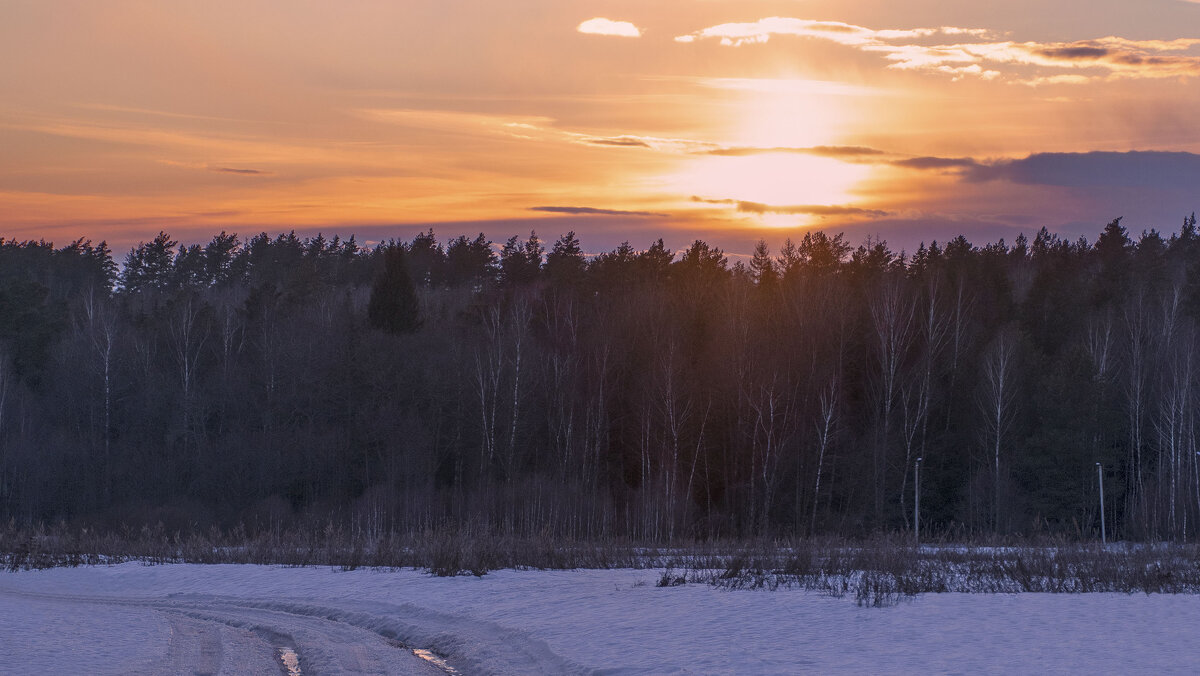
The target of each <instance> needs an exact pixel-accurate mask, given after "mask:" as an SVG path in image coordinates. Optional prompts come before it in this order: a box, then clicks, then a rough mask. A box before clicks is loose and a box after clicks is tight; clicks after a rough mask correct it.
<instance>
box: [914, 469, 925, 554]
mask: <svg viewBox="0 0 1200 676" xmlns="http://www.w3.org/2000/svg"><path fill="white" fill-rule="evenodd" d="M923 459H924V458H917V461H916V462H915V463H914V466H915V468H916V476H915V477H914V479H913V491H914V492H916V499H914V500H913V534H914V536H915V539H916V542H917V544H918V545H919V544H921V460H923Z"/></svg>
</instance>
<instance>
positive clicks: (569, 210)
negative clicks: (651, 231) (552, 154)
mask: <svg viewBox="0 0 1200 676" xmlns="http://www.w3.org/2000/svg"><path fill="white" fill-rule="evenodd" d="M529 210H530V211H544V212H546V213H551V214H579V215H591V216H654V217H657V218H662V217H665V216H667V214H662V213H658V212H654V211H621V210H619V209H597V208H595V207H529Z"/></svg>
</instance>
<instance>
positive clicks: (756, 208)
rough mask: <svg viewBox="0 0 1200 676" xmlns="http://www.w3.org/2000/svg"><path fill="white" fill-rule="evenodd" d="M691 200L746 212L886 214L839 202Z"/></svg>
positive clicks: (695, 198)
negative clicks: (726, 206) (793, 202)
mask: <svg viewBox="0 0 1200 676" xmlns="http://www.w3.org/2000/svg"><path fill="white" fill-rule="evenodd" d="M692 201H693V202H699V203H701V204H722V205H725V204H727V205H730V206H733V207H734V208H735V209H736V210H737V211H739V212H742V213H747V214H786V215H804V216H870V217H882V216H887V215H888V212H886V211H881V210H879V209H864V208H862V207H852V206H846V205H839V204H791V205H775V204H763V203H762V202H748V201H746V200H734V199H705V198H703V197H699V196H695V195H693V196H692Z"/></svg>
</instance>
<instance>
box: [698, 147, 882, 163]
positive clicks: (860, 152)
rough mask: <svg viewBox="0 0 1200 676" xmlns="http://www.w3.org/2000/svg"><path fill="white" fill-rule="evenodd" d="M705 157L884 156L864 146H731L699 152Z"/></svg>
mask: <svg viewBox="0 0 1200 676" xmlns="http://www.w3.org/2000/svg"><path fill="white" fill-rule="evenodd" d="M701 152H702V153H703V154H705V155H719V156H722V157H746V156H748V155H765V154H768V153H793V154H798V155H815V156H817V157H830V158H833V159H840V160H854V159H860V158H864V157H874V156H879V155H886V154H887V153H885V152H884V151H882V150H879V149H876V148H867V147H865V146H808V147H789V146H776V147H758V146H732V147H728V148H714V149H712V150H704V151H701Z"/></svg>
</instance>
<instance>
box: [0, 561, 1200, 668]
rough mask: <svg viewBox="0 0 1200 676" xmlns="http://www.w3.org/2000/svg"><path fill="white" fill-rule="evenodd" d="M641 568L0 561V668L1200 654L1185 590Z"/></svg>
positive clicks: (1000, 662) (1194, 613)
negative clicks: (740, 578)
mask: <svg viewBox="0 0 1200 676" xmlns="http://www.w3.org/2000/svg"><path fill="white" fill-rule="evenodd" d="M659 574H660V571H654V570H601V571H511V570H510V571H497V572H493V573H490V574H488V575H486V576H484V577H482V578H475V577H456V578H436V577H432V576H429V575H428V574H425V573H421V572H417V571H373V570H357V571H349V572H347V571H339V570H332V569H329V568H285V567H277V566H249V565H222V566H200V565H162V566H144V565H141V564H136V563H127V564H122V565H118V566H110V567H92V568H58V569H51V570H44V571H26V572H18V573H3V574H0V637H3V640H2V641H0V673H29V674H39V673H46V674H54V673H94V674H105V673H108V674H118V673H121V674H124V673H147V674H148V673H178V672H179V671H181V670H186V671H188V673H191V672H192V671H197V672H200V671H208V672H210V673H230V674H242V673H275V674H278V673H281V669H282V667H281V666H280V665H281V663H280V662H279V661H278V653H277V651H278V650H279V649H280V648H283V647H288V648H292V649H294V650H295V651H296V652H297V653H298V655H299V658H300V666H301V669H302V670H305V671H303V673H444V672H440V671H439V670H438V669H437V667H435V666H433V665H431V664H430V663H428V662H425V661H422V660H419V659H417V658H416V657H414V656H413V654H412V650H413V649H417V650H428V651H432V652H433V653H434V654H436V655H440V656H442V657H444V658H445V659H446V661H447V662H448V663H449V665H450V666H451V667H453V668H455V669H457V670H458V671H459V672H460V673H463V674H475V673H494V674H531V673H603V674H745V673H755V674H792V673H797V672H817V673H832V672H847V673H851V672H853V673H863V672H866V673H880V672H887V673H973V672H997V671H999V672H1016V673H1034V672H1037V673H1080V672H1092V673H1130V672H1143V673H1144V672H1158V673H1194V672H1195V671H1196V670H1197V669H1198V668H1200V642H1197V641H1195V640H1194V636H1195V628H1196V627H1198V626H1200V599H1197V598H1196V597H1195V596H1183V595H1180V596H1170V595H1152V596H1146V595H1124V594H1086V595H1066V594H1063V595H1052V594H1016V595H966V594H928V595H923V596H920V597H917V598H915V599H913V600H911V601H905V602H901V603H900V604H899V605H897V606H895V607H891V608H861V607H858V606H857V605H856V604H855V603H854V601H853V600H852V599H851V598H840V599H839V598H831V597H827V596H823V595H821V594H817V593H813V592H806V591H801V590H787V589H781V590H777V591H762V590H758V591H745V590H741V591H729V590H719V589H715V588H712V587H709V586H706V585H700V584H691V585H685V586H681V587H669V588H658V587H655V586H654V583H655V581H656V580H657V579H658V576H659ZM401 644H402V646H401ZM196 665H200V666H202V667H204V669H198V668H195V666H196ZM272 670H273V671H272ZM421 670H424V671H423V672H422V671H421Z"/></svg>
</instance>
